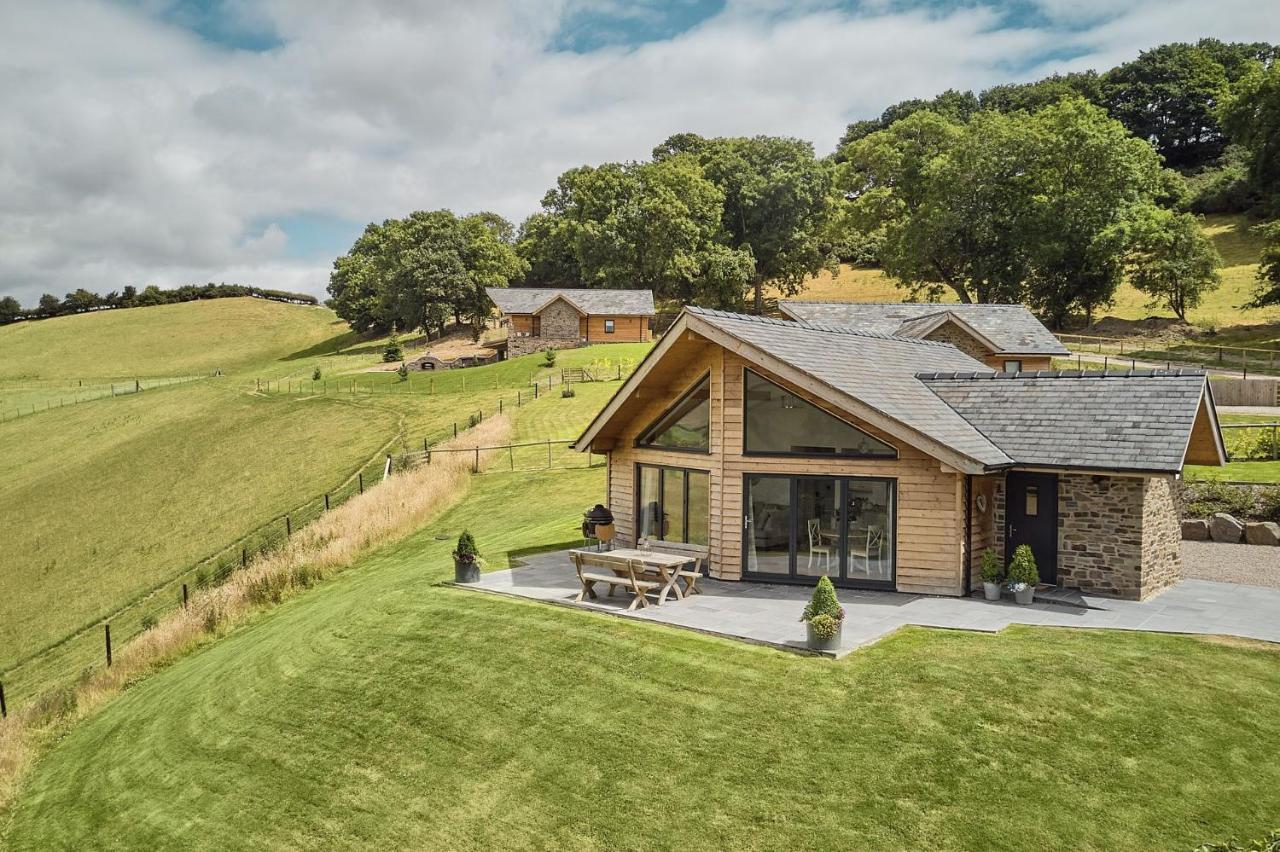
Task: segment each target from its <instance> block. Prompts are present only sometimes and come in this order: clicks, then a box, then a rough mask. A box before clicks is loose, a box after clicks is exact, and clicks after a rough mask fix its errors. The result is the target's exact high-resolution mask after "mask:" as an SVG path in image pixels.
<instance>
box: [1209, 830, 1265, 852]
mask: <svg viewBox="0 0 1280 852" xmlns="http://www.w3.org/2000/svg"><path fill="white" fill-rule="evenodd" d="M1195 852H1280V828H1273V829H1272V830H1271V833H1270V834H1268V835H1267V836H1266V837H1261V838H1259V839H1257V840H1252V841H1250V842H1249V843H1248V844H1247V845H1241V843H1240V841H1239V840H1236V839H1235V838H1234V837H1233V838H1231V839H1230V840H1228V841H1227V842H1225V843H1205V844H1203V845H1201V846H1197V847H1196V848H1195Z"/></svg>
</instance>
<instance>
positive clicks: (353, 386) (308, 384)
mask: <svg viewBox="0 0 1280 852" xmlns="http://www.w3.org/2000/svg"><path fill="white" fill-rule="evenodd" d="M635 366H636V364H635V362H634V361H630V360H626V359H624V360H621V361H610V360H603V361H596V362H592V363H590V364H586V365H583V366H576V367H563V368H560V369H559V370H555V371H554V372H551V373H548V374H547V375H546V376H539V375H538V374H537V373H536V372H533V371H530V372H528V373H527V374H524V373H521V374H517V375H492V374H485V375H474V374H473V375H470V376H468V375H467V371H466V370H461V369H458V370H442V371H439V372H433V371H430V370H422V371H410V372H409V373H408V375H406V376H405V377H403V378H400V377H399V376H398V375H397V374H396V372H395V371H394V370H392V371H389V372H384V371H377V372H372V373H366V374H364V375H361V376H342V377H339V378H332V379H326V378H323V377H322V378H319V379H316V378H290V377H282V378H256V379H254V380H253V385H252V390H254V391H257V392H259V393H278V394H287V395H294V396H343V395H346V396H351V395H355V394H376V395H387V396H396V395H402V394H404V395H426V396H433V395H436V394H456V393H472V392H479V391H493V390H501V389H503V388H506V389H509V390H517V391H521V390H523V391H524V393H523V394H522V395H523V396H526V397H529V398H536V395H537V394H538V393H539V391H540V390H541V389H545V390H551V389H552V388H554V387H558V386H562V385H572V384H578V383H581V382H609V381H621V380H622V379H624V378H626V377H628V376H630V375H631V372H632V371H633V370H634V369H635ZM553 369H554V368H553ZM526 375H527V378H526ZM393 377H394V378H393Z"/></svg>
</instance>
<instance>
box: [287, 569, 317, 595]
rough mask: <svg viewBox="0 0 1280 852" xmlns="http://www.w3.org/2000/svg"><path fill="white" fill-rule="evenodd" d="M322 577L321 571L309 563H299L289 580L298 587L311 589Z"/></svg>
mask: <svg viewBox="0 0 1280 852" xmlns="http://www.w3.org/2000/svg"><path fill="white" fill-rule="evenodd" d="M319 579H320V573H319V572H318V571H316V570H315V569H313V568H311V567H309V566H307V565H299V566H297V567H296V568H294V569H293V575H292V576H291V577H290V578H289V581H290V582H291V583H292V584H293V585H294V587H295V588H298V589H309V588H311V586H312V584H313V583H315V582H316V581H317V580H319Z"/></svg>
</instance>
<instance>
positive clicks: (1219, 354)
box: [1218, 346, 1222, 364]
mask: <svg viewBox="0 0 1280 852" xmlns="http://www.w3.org/2000/svg"><path fill="white" fill-rule="evenodd" d="M1218 363H1219V364H1221V363H1222V347H1221V346H1219V347H1218Z"/></svg>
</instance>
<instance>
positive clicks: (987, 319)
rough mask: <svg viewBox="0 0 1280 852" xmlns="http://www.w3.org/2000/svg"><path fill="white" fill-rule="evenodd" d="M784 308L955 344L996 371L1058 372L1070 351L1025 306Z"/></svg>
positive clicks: (806, 317)
mask: <svg viewBox="0 0 1280 852" xmlns="http://www.w3.org/2000/svg"><path fill="white" fill-rule="evenodd" d="M778 307H779V308H780V309H781V310H782V312H783V313H784V314H786V315H787V316H788V317H790V318H792V319H795V320H799V321H801V322H815V323H822V324H824V325H834V326H842V327H845V328H852V329H854V330H856V331H869V332H873V333H875V334H888V335H893V336H895V337H908V338H913V339H917V340H935V341H940V342H943V343H950V344H952V345H953V346H955V347H956V348H957V349H959V350H960V351H961V352H963V353H965V354H966V355H968V356H970V357H971V358H974V359H975V360H977V361H981V362H982V363H983V364H985V365H986V366H987V367H988V368H990V369H992V370H999V371H1001V372H1006V373H1017V372H1020V371H1030V370H1049V369H1052V367H1053V364H1052V360H1053V358H1054V357H1059V358H1064V357H1066V356H1067V355H1069V354H1070V353H1069V352H1068V351H1067V347H1066V346H1064V345H1063V344H1062V341H1060V340H1058V338H1057V337H1056V336H1054V334H1053V332H1051V331H1049V329H1047V328H1045V326H1044V324H1043V323H1042V322H1040V320H1038V319H1036V318H1035V315H1034V314H1032V313H1031V311H1029V310H1027V308H1026V306H1025V305H959V304H957V305H941V304H933V303H930V304H893V305H889V304H869V303H859V302H796V301H783V302H779V303H778Z"/></svg>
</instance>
